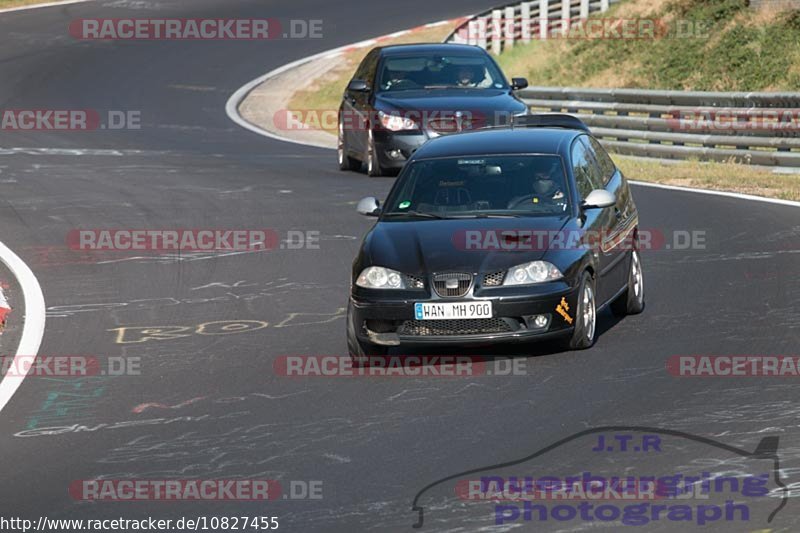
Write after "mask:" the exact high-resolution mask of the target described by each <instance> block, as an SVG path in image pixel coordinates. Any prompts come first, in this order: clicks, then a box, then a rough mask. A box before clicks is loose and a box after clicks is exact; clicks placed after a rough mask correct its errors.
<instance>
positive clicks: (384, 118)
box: [378, 111, 417, 131]
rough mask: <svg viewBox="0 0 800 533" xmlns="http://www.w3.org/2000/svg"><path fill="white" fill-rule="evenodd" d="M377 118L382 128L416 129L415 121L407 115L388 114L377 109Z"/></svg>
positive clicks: (396, 129) (391, 129) (393, 129)
mask: <svg viewBox="0 0 800 533" xmlns="http://www.w3.org/2000/svg"><path fill="white" fill-rule="evenodd" d="M378 118H379V119H380V121H381V124H382V125H383V127H384V128H386V129H387V130H390V131H403V130H415V129H417V123H416V122H414V121H413V120H412V119H410V118H407V117H401V116H400V115H390V114H388V113H384V112H383V111H378Z"/></svg>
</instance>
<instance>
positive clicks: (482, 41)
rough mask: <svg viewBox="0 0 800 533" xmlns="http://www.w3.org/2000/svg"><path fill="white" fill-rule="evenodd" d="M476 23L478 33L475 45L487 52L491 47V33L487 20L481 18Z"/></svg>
mask: <svg viewBox="0 0 800 533" xmlns="http://www.w3.org/2000/svg"><path fill="white" fill-rule="evenodd" d="M475 22H476V23H477V25H476V30H477V33H478V35H477V38H476V41H475V44H477V45H478V46H480V47H481V48H483V49H484V50H486V49H487V48H488V47H489V42H488V39H489V36H488V35H487V33H488V32H489V24H488V21H487V19H485V18H479V19H478V20H476V21H475Z"/></svg>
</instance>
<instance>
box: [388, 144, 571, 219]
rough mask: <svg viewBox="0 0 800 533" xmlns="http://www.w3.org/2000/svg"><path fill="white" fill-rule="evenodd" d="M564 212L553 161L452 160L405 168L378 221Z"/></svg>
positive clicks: (559, 169) (560, 177) (560, 170)
mask: <svg viewBox="0 0 800 533" xmlns="http://www.w3.org/2000/svg"><path fill="white" fill-rule="evenodd" d="M568 207H569V194H568V190H567V187H566V180H565V177H564V167H563V165H562V164H561V158H560V157H559V156H557V155H504V156H478V157H457V158H443V159H428V160H420V161H415V162H413V163H411V165H410V166H409V167H408V168H406V169H405V170H404V171H403V173H402V175H401V176H400V178H398V183H397V185H396V187H395V188H394V189H393V191H392V193H390V195H389V198H388V199H387V200H386V206H385V208H384V213H383V216H384V217H387V218H388V217H392V218H415V217H416V218H418V217H426V218H439V217H441V218H459V217H481V216H487V217H488V216H492V217H495V216H496V217H505V216H520V217H522V216H553V215H561V214H564V213H566V212H567V209H568Z"/></svg>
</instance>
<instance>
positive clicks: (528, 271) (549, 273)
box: [503, 261, 564, 285]
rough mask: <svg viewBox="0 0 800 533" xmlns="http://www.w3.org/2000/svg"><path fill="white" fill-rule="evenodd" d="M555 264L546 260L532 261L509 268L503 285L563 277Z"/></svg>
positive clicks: (538, 281)
mask: <svg viewBox="0 0 800 533" xmlns="http://www.w3.org/2000/svg"><path fill="white" fill-rule="evenodd" d="M563 277H564V275H563V274H561V271H560V270H559V269H558V268H556V266H555V265H553V264H550V263H548V262H547V261H532V262H530V263H525V264H523V265H517V266H515V267H512V268H509V269H508V273H507V274H506V279H505V281H503V285H531V284H533V283H544V282H545V281H554V280H557V279H561V278H563Z"/></svg>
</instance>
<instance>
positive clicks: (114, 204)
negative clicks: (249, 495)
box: [0, 0, 800, 531]
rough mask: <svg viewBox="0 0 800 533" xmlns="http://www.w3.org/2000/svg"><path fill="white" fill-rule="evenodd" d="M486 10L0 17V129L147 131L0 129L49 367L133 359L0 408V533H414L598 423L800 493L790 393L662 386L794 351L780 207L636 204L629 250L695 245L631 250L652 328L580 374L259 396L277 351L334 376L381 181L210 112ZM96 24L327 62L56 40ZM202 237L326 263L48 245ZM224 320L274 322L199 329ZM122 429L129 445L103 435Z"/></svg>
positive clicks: (301, 7)
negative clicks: (207, 22) (689, 360)
mask: <svg viewBox="0 0 800 533" xmlns="http://www.w3.org/2000/svg"><path fill="white" fill-rule="evenodd" d="M493 3H496V2H492V1H491V0H489V1H486V0H445V1H439V2H424V1H421V0H407V1H405V2H372V3H364V2H357V1H353V0H341V1H339V2H329V1H322V0H313V1H305V2H302V3H301V2H296V1H295V2H290V1H287V0H276V1H272V2H257V1H238V2H236V3H235V5H234V3H233V2H230V1H223V0H194V1H192V2H181V1H175V0H173V1H108V2H89V3H86V4H75V5H69V6H64V7H54V8H46V9H42V10H35V11H30V12H18V13H10V14H4V15H0V43H2V46H0V73H2V74H1V75H0V108H5V109H26V108H27V109H41V108H50V109H59V108H69V109H81V108H86V109H98V110H108V109H123V110H140V111H141V113H142V129H141V130H140V131H119V132H109V131H99V132H93V133H87V132H73V133H68V132H60V133H54V132H50V133H46V132H41V133H20V132H0V191H2V209H0V227H2V228H3V231H2V241H3V242H4V243H5V244H6V245H7V246H8V247H10V248H11V249H12V250H14V251H15V252H16V253H17V254H18V255H19V256H20V257H22V259H23V260H25V261H26V263H27V264H28V265H29V266H30V267H31V269H32V270H33V271H34V273H35V274H36V275H37V277H38V279H39V282H40V283H41V286H42V289H43V291H44V296H45V302H46V305H47V307H48V318H47V320H48V321H47V328H46V331H45V335H44V339H43V342H42V347H41V349H40V353H41V354H51V355H52V354H85V355H97V356H127V357H140V358H141V376H123V377H97V378H91V379H76V378H65V379H47V378H42V377H29V378H27V379H26V380H25V382H24V383H23V384H22V386H21V387H20V389H19V390H18V391H17V392H16V395H15V396H14V397H13V399H12V400H11V402H10V403H9V404H8V405H7V406H6V407H5V409H4V410H3V411H2V412H0V428H1V429H2V431H0V450H2V451H3V453H2V458H1V459H0V461H1V462H0V465H2V466H0V469H1V470H0V471H2V480H3V481H2V485H1V486H0V515H5V516H8V515H14V516H24V517H28V518H35V517H38V516H40V515H42V514H45V515H47V516H48V517H49V518H113V517H119V516H123V517H127V518H134V517H146V516H155V517H159V518H175V517H180V516H191V515H206V516H212V515H223V514H224V515H249V516H255V515H271V516H279V517H281V529H285V530H288V531H360V530H367V529H380V530H393V531H401V530H409V529H410V524H411V523H412V522H413V521H414V520H415V519H416V515H415V513H412V512H411V503H412V501H413V499H414V496H415V495H416V494H417V492H418V491H419V490H420V489H422V488H423V487H424V486H426V485H427V484H429V483H431V482H433V481H435V480H437V479H439V478H442V477H445V476H448V475H451V474H455V473H458V472H462V471H466V470H469V469H470V468H475V467H480V466H482V465H491V464H494V463H500V462H503V461H509V460H513V459H515V458H518V457H522V456H525V455H527V454H528V453H531V452H533V451H535V450H537V449H539V448H542V447H543V446H546V445H548V444H550V443H552V442H555V441H558V440H559V439H561V438H564V437H566V436H568V435H570V434H573V433H576V432H578V431H582V430H584V429H586V428H590V427H596V426H605V425H630V426H655V427H661V428H667V429H673V430H680V431H685V432H688V433H693V434H697V435H704V436H709V437H710V436H714V437H716V438H718V439H720V440H725V441H726V442H727V443H728V444H730V445H735V446H738V447H741V448H744V449H754V448H755V446H756V445H757V444H758V442H759V440H760V439H761V437H763V436H767V435H778V436H780V442H781V445H780V450H779V452H780V454H781V455H780V457H781V468H783V469H784V471H783V473H784V475H785V476H786V477H785V479H784V483H786V484H787V485H789V484H790V483H792V482H795V481H798V479H797V478H798V477H800V464H799V463H798V459H800V425H799V424H798V422H797V419H798V417H797V415H798V413H800V408H798V407H797V402H796V399H797V393H796V392H792V391H793V390H794V389H795V388H796V386H795V384H794V383H793V381H792V380H791V378H781V379H769V378H741V379H679V378H675V377H672V376H670V375H669V374H668V373H667V371H666V370H665V362H666V360H667V358H669V357H670V356H673V355H684V354H720V355H725V354H743V355H757V354H764V355H776V354H787V355H792V354H794V355H797V349H798V348H797V347H798V340H800V319H798V307H797V301H798V299H800V281H798V279H797V273H798V272H800V217H799V216H798V211H797V208H793V207H789V206H780V205H771V204H762V203H756V202H746V201H742V200H737V199H733V198H725V197H715V196H707V195H697V194H692V193H689V192H679V191H668V190H660V189H651V188H643V187H634V194H635V196H636V202H637V204H638V207H639V211H640V226H641V227H642V228H648V229H653V230H657V231H659V232H662V233H663V234H665V235H670V234H671V232H673V231H705V232H706V248H705V249H700V250H674V249H673V250H658V251H651V252H647V253H645V255H644V258H643V262H644V268H645V276H646V287H647V308H646V310H645V312H644V313H643V314H641V315H638V316H635V317H629V318H625V319H623V320H621V321H617V320H615V319H612V318H611V315H609V314H608V313H606V314H604V315H603V317H602V321H601V324H600V329H601V336H600V338H599V340H598V342H597V345H596V346H595V347H594V348H593V349H592V350H590V351H584V352H573V353H558V352H555V351H553V350H552V348H551V347H549V346H543V347H541V349H536V351H535V352H534V353H533V354H531V350H529V349H522V350H521V349H519V348H518V349H516V350H515V349H513V348H510V349H509V348H504V349H502V351H500V350H497V349H491V351H490V352H489V353H491V354H493V355H501V356H509V355H516V356H519V357H522V358H524V361H525V366H526V369H527V372H526V374H525V375H520V376H511V377H501V376H479V377H472V378H469V379H463V378H448V379H445V378H440V379H437V378H403V379H399V378H398V379H394V378H385V379H378V378H375V379H356V378H353V379H344V378H308V379H304V378H293V379H287V378H285V377H280V376H276V375H275V373H274V372H273V361H274V360H275V359H276V358H277V357H279V356H281V355H298V354H305V355H320V354H336V355H346V343H345V335H344V319H343V314H342V308H344V307H345V306H346V302H347V294H348V276H349V273H350V264H351V261H352V258H353V257H354V255H355V253H356V251H357V248H358V246H359V242H360V239H361V236H362V235H363V234H364V233H365V232H366V231H367V229H368V228H369V227H370V224H371V223H372V221H371V220H370V219H365V218H363V217H360V216H358V215H357V214H356V213H355V210H354V206H355V202H356V201H357V200H358V199H360V198H361V197H363V196H368V195H374V196H377V197H384V195H385V194H386V192H387V191H388V189H389V187H390V185H391V183H392V180H391V179H369V178H367V177H366V176H365V175H363V174H358V173H341V172H338V171H337V170H336V168H335V166H336V165H335V155H334V154H333V153H332V152H331V151H327V150H322V149H316V148H311V147H303V146H299V145H295V144H288V143H283V142H279V141H275V140H271V139H266V138H263V137H260V136H258V135H255V134H253V133H250V132H248V131H245V130H243V129H241V128H239V127H238V126H236V125H235V124H233V123H232V122H231V121H230V120H229V118H228V117H227V116H226V114H225V103H226V101H227V99H228V97H229V96H230V95H231V94H232V93H233V92H234V91H235V90H236V89H237V88H239V87H240V86H241V85H243V84H244V83H246V82H247V81H249V80H251V79H253V78H255V77H256V76H258V75H260V74H262V73H264V72H266V71H269V70H271V69H273V68H276V67H278V66H280V65H282V64H285V63H288V62H290V61H293V60H296V59H299V58H302V57H305V56H308V55H311V54H313V53H316V52H319V51H322V50H326V49H330V48H333V47H336V46H340V45H344V44H347V43H350V42H355V41H358V40H361V39H365V38H369V37H372V36H375V35H382V34H386V33H389V32H392V31H396V30H400V29H404V28H408V27H412V26H416V25H419V24H422V23H425V22H432V21H437V20H442V19H448V18H453V17H456V16H460V15H464V14H468V13H469V12H475V11H479V10H482V9H486V8H488V7H490V6H491V5H492V4H493ZM89 17H102V18H122V17H137V18H145V17H149V18H155V17H159V18H166V17H173V18H201V17H209V18H223V17H240V18H247V17H276V18H279V19H312V18H313V19H322V20H323V21H324V38H322V39H308V40H280V39H279V40H275V41H268V42H234V41H221V42H168V41H164V42H79V41H76V40H74V39H72V38H71V37H70V36H69V34H68V32H67V27H68V24H69V22H70V21H72V20H74V19H78V18H89ZM509 74H513V73H509ZM8 148H22V149H24V150H14V151H11V150H5V149H8ZM55 150H67V151H66V152H65V151H61V152H57V151H55ZM208 227H215V228H274V229H276V230H278V231H280V232H282V233H285V232H286V231H287V230H308V231H319V232H320V233H321V241H320V248H319V249H318V250H315V249H303V250H289V249H284V250H274V251H270V252H263V253H250V254H228V255H224V256H216V257H208V256H201V257H197V256H183V257H166V258H165V257H161V258H154V257H152V256H145V257H138V256H135V255H132V254H122V255H119V254H117V255H114V256H107V255H104V254H91V253H89V254H78V253H74V252H69V251H67V250H66V246H65V241H66V235H67V232H68V231H69V230H71V229H73V228H208ZM242 320H251V321H264V322H267V323H268V326H267V327H264V328H261V329H257V330H255V331H247V332H242V333H238V334H226V335H203V334H197V333H196V332H195V333H192V331H195V330H196V327H197V326H198V325H200V324H204V323H208V322H211V321H242ZM123 327H127V328H145V327H153V328H156V327H162V328H163V327H184V328H186V329H184V330H180V331H181V333H182V334H183V333H186V332H187V331H188V332H189V334H188V335H187V336H182V337H179V338H173V339H168V340H143V341H142V338H143V335H141V330H126V331H124V332H123V336H122V340H124V341H125V343H122V344H121V343H119V342H117V341H118V340H120V335H121V334H120V331H119V330H117V329H116V328H123ZM131 341H141V342H131ZM14 348H15V347H12V346H5V345H3V352H4V354H5V353H10V352H13V349H14ZM477 353H484V352H477ZM137 407H138V409H137ZM145 421H146V422H145ZM120 422H131V423H130V424H127V427H110V426H112V425H113V424H115V423H120ZM136 422H139V423H138V424H136ZM80 426H85V427H83V428H81V427H80ZM41 428H57V429H50V430H42V429H41ZM37 429H38V430H39V431H36V430H37ZM691 453H693V452H689V451H687V454H689V455H687V456H686V457H684V458H681V459H678V460H679V461H680V460H683V459H685V460H686V461H689V459H690V458H691ZM585 459H586V460H587V463H591V461H592V460H596V455H595V456H594V457H593V456H592V454H591V453H589V452H587V453H586V456H585ZM652 461H653V464H660V465H662V466H663V465H666V464H673V463H674V462H675V461H676V458H675V457H674V456H672V457H659V456H654V457H653V458H652ZM95 477H103V478H109V479H121V478H143V479H144V478H147V479H154V478H162V479H167V478H169V479H172V478H212V479H233V478H255V477H267V478H277V479H284V480H321V481H322V482H323V487H324V489H323V498H322V499H321V500H310V501H283V500H278V501H275V502H270V503H267V504H264V503H252V502H227V503H202V504H198V503H194V502H185V503H174V502H172V503H164V502H136V503H134V502H121V503H107V502H103V503H86V502H76V501H74V500H73V499H72V498H70V496H69V494H68V492H67V488H68V486H69V485H70V483H71V482H72V481H74V480H78V479H92V478H95ZM443 507H444V508H445V511H446V512H444V513H442V514H441V515H440V516H438V518H437V517H436V515H435V514H434V513H430V514H429V515H426V516H429V517H430V518H429V521H428V522H427V523H426V527H425V529H429V530H432V531H439V530H441V531H444V530H447V531H473V530H476V529H477V528H478V527H479V526H486V525H489V524H491V523H492V517H491V516H490V515H488V514H486V513H485V512H482V513H478V512H471V511H470V509H466V510H464V509H462V508H459V509H456V508H454V507H447V506H446V505H445V506H443ZM798 516H800V515H798V512H797V510H796V505H794V504H793V503H792V501H791V499H790V501H789V504H788V507H787V508H786V509H785V510H784V511H782V512H781V513H780V514H779V515H778V516H777V518H776V519H775V522H774V523H773V524H772V525H771V527H772V528H773V529H774V530H776V531H777V530H787V531H788V530H796V528H797V524H798V522H800V519H798ZM756 526H757V525H756V524H753V527H752V528H749V529H758V528H759V527H762V526H760V525H759V526H758V527H756ZM552 527H555V526H552ZM651 527H652V528H653V529H655V528H656V525H654V524H651ZM658 527H661V528H665V529H668V524H663V523H662V524H661V525H660V526H658ZM763 527H766V526H763ZM726 529H728V530H731V529H733V530H738V529H737V528H736V527H734V528H730V527H726Z"/></svg>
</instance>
